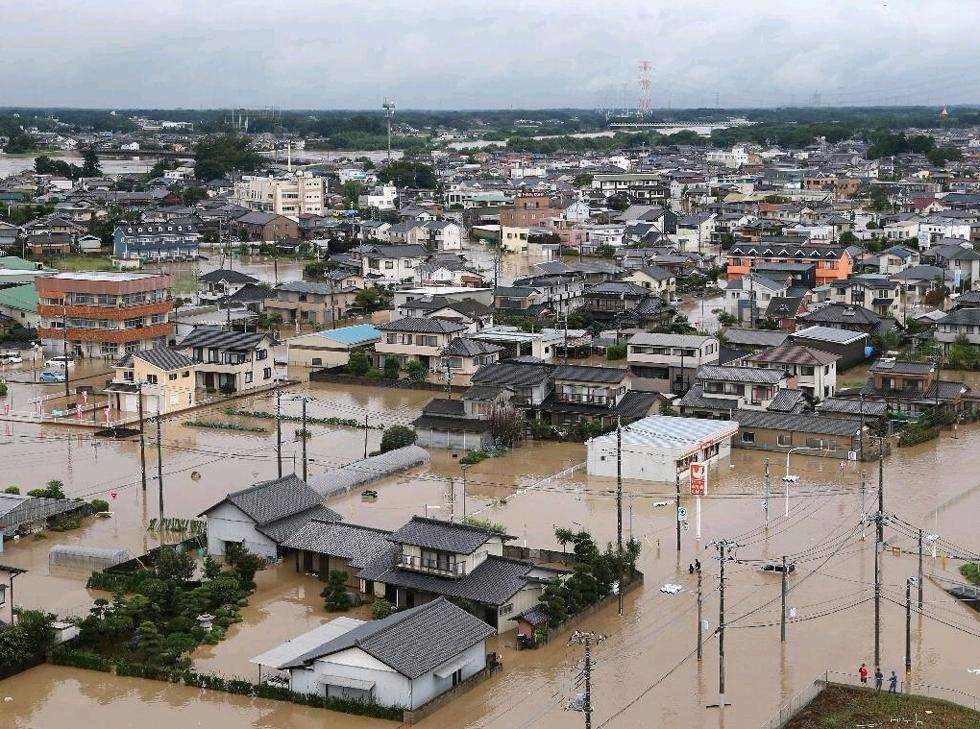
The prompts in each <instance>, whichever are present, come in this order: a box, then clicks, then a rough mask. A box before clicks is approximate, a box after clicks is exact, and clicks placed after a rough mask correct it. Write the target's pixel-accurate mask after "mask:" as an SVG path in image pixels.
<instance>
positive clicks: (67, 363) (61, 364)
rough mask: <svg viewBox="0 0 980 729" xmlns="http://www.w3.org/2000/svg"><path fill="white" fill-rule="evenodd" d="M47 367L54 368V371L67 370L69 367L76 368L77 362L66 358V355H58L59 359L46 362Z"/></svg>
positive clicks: (53, 358)
mask: <svg viewBox="0 0 980 729" xmlns="http://www.w3.org/2000/svg"><path fill="white" fill-rule="evenodd" d="M44 366H45V367H53V368H54V369H62V370H64V369H67V368H69V367H74V366H75V360H74V359H72V358H71V357H65V356H64V355H60V354H59V355H58V356H57V357H52V358H51V359H47V360H45V361H44Z"/></svg>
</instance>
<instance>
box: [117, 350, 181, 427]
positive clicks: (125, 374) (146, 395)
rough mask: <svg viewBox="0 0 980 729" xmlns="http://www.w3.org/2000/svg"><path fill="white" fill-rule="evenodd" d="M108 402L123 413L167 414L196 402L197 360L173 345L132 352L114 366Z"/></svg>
mask: <svg viewBox="0 0 980 729" xmlns="http://www.w3.org/2000/svg"><path fill="white" fill-rule="evenodd" d="M112 368H113V370H114V373H113V378H112V380H111V381H110V382H109V383H108V384H107V385H106V388H105V391H106V393H107V394H108V395H109V405H110V407H111V408H112V409H114V410H118V411H120V412H123V413H138V412H140V402H139V401H140V398H142V399H143V403H142V412H143V414H144V415H157V414H160V415H165V414H167V413H173V412H177V411H179V410H185V409H187V408H191V407H194V405H195V402H196V400H195V388H196V387H197V384H196V381H197V378H196V377H195V374H194V373H195V370H196V368H197V363H196V362H195V361H194V360H193V359H191V358H190V357H188V356H187V355H185V354H181V353H180V352H178V351H177V350H176V349H173V348H171V347H156V348H155V349H142V350H139V351H136V352H131V353H130V354H127V355H126V356H125V357H123V358H122V359H120V360H119V361H118V362H116V363H115V364H114V365H113V366H112Z"/></svg>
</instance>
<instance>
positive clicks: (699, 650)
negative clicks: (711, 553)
mask: <svg viewBox="0 0 980 729" xmlns="http://www.w3.org/2000/svg"><path fill="white" fill-rule="evenodd" d="M702 624H703V623H702V620H701V569H700V568H698V661H700V660H701V657H702V654H703V651H702V650H701V637H702V636H701V633H702V629H701V626H702Z"/></svg>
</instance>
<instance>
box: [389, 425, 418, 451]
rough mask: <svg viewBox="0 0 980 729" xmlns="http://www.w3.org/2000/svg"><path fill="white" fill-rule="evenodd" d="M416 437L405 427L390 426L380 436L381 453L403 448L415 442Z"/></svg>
mask: <svg viewBox="0 0 980 729" xmlns="http://www.w3.org/2000/svg"><path fill="white" fill-rule="evenodd" d="M417 437H418V435H417V434H416V433H415V431H414V430H412V429H411V428H409V427H408V426H406V425H392V426H390V427H388V428H385V432H384V433H383V434H382V435H381V452H382V453H387V452H388V451H393V450H395V449H396V448H404V447H405V446H410V445H412V444H413V443H414V442H415V439H416V438H417Z"/></svg>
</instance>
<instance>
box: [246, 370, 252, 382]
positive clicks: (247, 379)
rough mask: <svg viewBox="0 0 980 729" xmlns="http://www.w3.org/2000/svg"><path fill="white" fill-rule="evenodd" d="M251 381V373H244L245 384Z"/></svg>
mask: <svg viewBox="0 0 980 729" xmlns="http://www.w3.org/2000/svg"><path fill="white" fill-rule="evenodd" d="M251 381H252V373H251V372H246V373H245V382H246V383H249V382H251Z"/></svg>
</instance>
